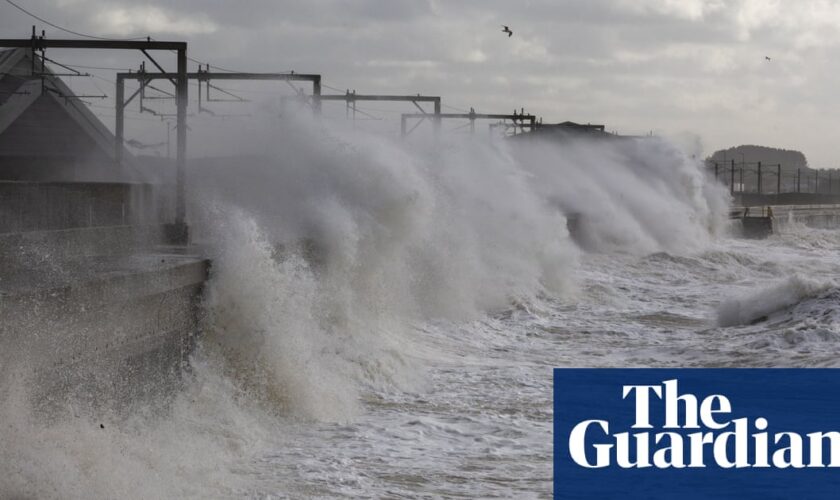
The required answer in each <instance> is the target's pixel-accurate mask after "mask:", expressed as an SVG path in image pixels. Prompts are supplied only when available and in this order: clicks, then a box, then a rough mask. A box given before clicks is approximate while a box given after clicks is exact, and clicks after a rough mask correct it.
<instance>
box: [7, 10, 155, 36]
mask: <svg viewBox="0 0 840 500" xmlns="http://www.w3.org/2000/svg"><path fill="white" fill-rule="evenodd" d="M6 3H8V4H9V5H11V6H12V7H14V8H16V9H18V10H19V11H21V12H23V13H24V14H26V15H28V16H30V17H33V18H35V19H37V20H39V21H41V22H42V23H44V24H46V25H47V26H52V27H53V28H55V29H57V30H61V31H63V32H65V33H70V34H71V35H76V36H80V37H83V38H93V39H96V40H115V39H114V38H106V37H101V36H95V35H88V34H85V33H79V32H78V31H73V30H70V29H67V28H64V27H62V26H59V25H57V24H55V23H51V22H49V21H47V20H46V19H44V18H43V17H40V16H37V15H35V14H33V13H32V12H29V11H28V10H26V9H24V8H23V7H21V6H20V5H18V4H16V3H15V2H13V1H12V0H6ZM144 39H145V37H142V38H128V39H127V40H144Z"/></svg>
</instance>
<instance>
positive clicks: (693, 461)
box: [554, 369, 840, 499]
mask: <svg viewBox="0 0 840 500" xmlns="http://www.w3.org/2000/svg"><path fill="white" fill-rule="evenodd" d="M554 497H555V498H557V499H590V498H597V499H611V498H621V499H636V498H644V499H674V498H680V499H695V498H703V499H708V498H716V499H717V498H738V499H752V498H756V499H758V498H760V499H771V498H779V499H788V498H801V499H806V498H807V499H822V498H832V499H836V498H840V370H834V369H555V370H554Z"/></svg>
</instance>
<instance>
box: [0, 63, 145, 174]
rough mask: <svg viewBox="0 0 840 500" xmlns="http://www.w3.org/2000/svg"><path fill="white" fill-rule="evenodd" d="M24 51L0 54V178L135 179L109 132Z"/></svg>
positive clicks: (129, 161) (128, 159)
mask: <svg viewBox="0 0 840 500" xmlns="http://www.w3.org/2000/svg"><path fill="white" fill-rule="evenodd" d="M35 59H36V60H35V61H34V64H33V60H32V57H31V50H29V49H9V50H0V180H29V181H131V180H140V179H139V175H138V173H139V172H138V169H136V167H135V163H134V158H133V157H132V155H131V154H130V153H129V152H128V151H124V152H123V158H124V160H123V166H119V165H118V164H117V162H116V161H115V146H114V144H115V141H114V135H113V134H112V133H111V131H110V130H108V128H107V127H106V126H105V125H104V124H103V123H102V122H101V121H100V120H99V118H97V116H96V115H94V114H93V113H92V112H91V111H90V109H88V107H87V106H86V105H85V103H84V102H82V101H81V100H80V99H79V98H78V97H75V96H74V93H73V91H72V90H71V89H70V88H69V87H68V86H67V85H66V84H65V83H64V82H63V81H62V80H61V79H60V78H59V77H58V76H56V75H55V73H54V72H53V71H52V70H51V69H50V68H49V66H45V67H43V68H42V63H41V61H40V59H39V58H38V57H36V58H35Z"/></svg>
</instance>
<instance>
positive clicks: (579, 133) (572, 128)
mask: <svg viewBox="0 0 840 500" xmlns="http://www.w3.org/2000/svg"><path fill="white" fill-rule="evenodd" d="M605 129H606V127H605V126H604V125H594V124H591V123H586V124H583V123H575V122H570V121H565V122H562V123H550V124H549V123H538V124H537V126H536V128H535V129H534V130H532V131H529V132H525V133H522V134H518V135H516V136H515V137H516V138H518V139H520V140H522V139H534V138H538V139H571V138H581V137H586V138H595V139H614V138H617V137H620V136H618V135H616V134H611V133H609V132H607V131H606V130H605Z"/></svg>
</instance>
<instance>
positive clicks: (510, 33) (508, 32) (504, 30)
mask: <svg viewBox="0 0 840 500" xmlns="http://www.w3.org/2000/svg"><path fill="white" fill-rule="evenodd" d="M502 28H504V29H502V33H507V34H508V38H510V37H512V36H513V31H511V30H510V28H508V27H507V26H505V25H504V24H503V25H502Z"/></svg>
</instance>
